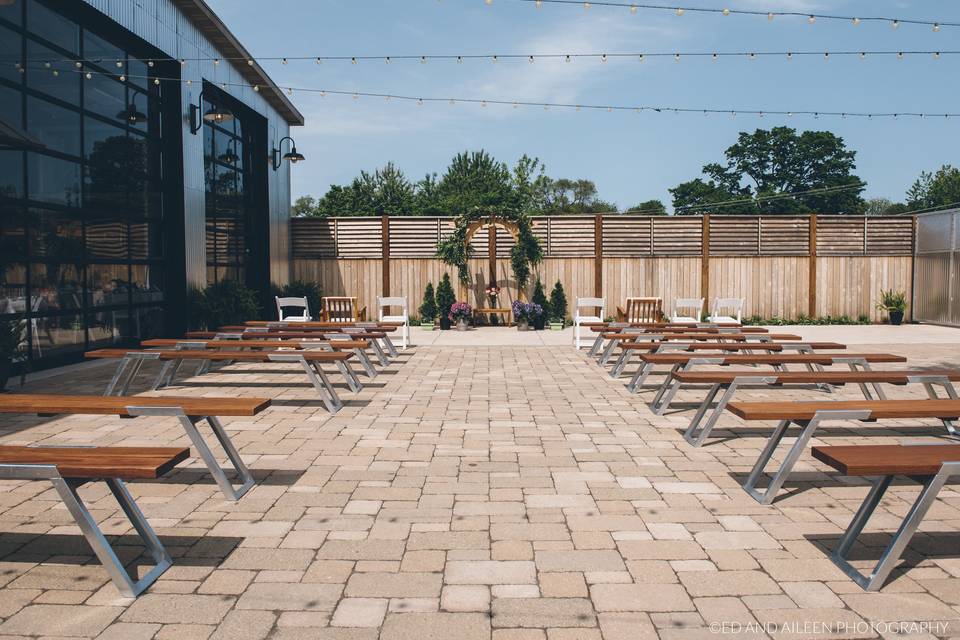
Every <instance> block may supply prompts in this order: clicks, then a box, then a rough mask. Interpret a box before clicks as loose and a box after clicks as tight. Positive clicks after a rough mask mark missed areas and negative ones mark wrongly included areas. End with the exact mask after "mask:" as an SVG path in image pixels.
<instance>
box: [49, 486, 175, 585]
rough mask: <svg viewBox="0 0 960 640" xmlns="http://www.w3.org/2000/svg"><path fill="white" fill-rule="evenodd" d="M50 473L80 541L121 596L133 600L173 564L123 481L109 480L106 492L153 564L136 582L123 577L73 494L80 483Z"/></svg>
mask: <svg viewBox="0 0 960 640" xmlns="http://www.w3.org/2000/svg"><path fill="white" fill-rule="evenodd" d="M54 473H55V474H56V477H51V478H50V481H51V482H52V483H53V487H54V488H55V489H56V490H57V493H58V494H59V495H60V499H61V500H63V503H64V505H66V507H67V510H68V511H69V512H70V515H72V516H73V519H74V520H76V522H77V526H78V527H80V531H81V532H82V533H83V537H84V538H86V539H87V542H88V543H89V544H90V546H91V548H93V552H94V553H95V554H96V555H97V558H98V559H99V560H100V564H102V565H103V568H104V569H106V570H107V573H108V574H109V575H110V579H111V580H112V581H113V584H114V585H115V586H116V587H117V590H118V591H119V592H120V593H121V594H122V595H124V596H126V597H128V598H135V597H136V596H138V595H140V594H141V593H142V592H143V591H144V590H145V589H146V588H147V587H149V586H150V585H151V584H153V583H154V582H155V581H156V579H157V578H158V577H160V575H161V574H162V573H163V572H164V571H166V570H167V569H168V568H170V565H171V564H173V561H172V560H171V559H170V555H169V554H168V553H167V551H166V549H164V548H163V544H162V543H161V542H160V538H158V537H157V534H156V533H154V531H153V529H152V528H151V527H150V524H149V523H148V522H147V519H146V518H145V517H144V516H143V513H142V512H141V511H140V508H139V507H137V503H136V502H134V500H133V497H132V496H131V495H130V493H129V492H128V491H127V487H126V485H124V483H123V480H120V479H119V478H111V479H108V480H107V481H106V482H107V486H109V487H110V491H111V492H113V495H114V497H115V498H116V499H117V502H118V503H119V504H120V508H121V509H123V512H124V513H125V514H126V516H127V518H128V519H129V520H130V523H131V524H132V525H133V528H134V529H136V531H137V533H138V534H139V536H140V538H141V539H142V540H143V543H144V545H145V546H146V547H147V550H148V551H149V552H150V555H151V556H153V559H154V562H155V565H154V567H153V569H151V570H150V571H148V572H147V574H146V575H145V576H143V577H142V578H140V579H139V580H136V581H134V580H133V578H132V577H131V576H130V574H129V573H127V570H126V569H125V568H124V566H123V564H122V563H121V562H120V559H119V558H118V557H117V554H116V552H114V550H113V547H111V546H110V543H109V542H107V539H106V537H105V536H104V535H103V532H102V531H101V530H100V527H98V526H97V522H96V520H94V519H93V516H92V515H90V512H89V511H88V510H87V508H86V506H85V505H84V504H83V501H82V500H81V499H80V495H79V494H78V493H77V487H78V486H79V485H80V484H83V483H82V482H76V483H75V482H68V481H67V480H64V479H63V478H62V477H61V476H60V474H59V473H56V471H54Z"/></svg>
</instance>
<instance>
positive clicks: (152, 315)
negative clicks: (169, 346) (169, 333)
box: [135, 307, 164, 339]
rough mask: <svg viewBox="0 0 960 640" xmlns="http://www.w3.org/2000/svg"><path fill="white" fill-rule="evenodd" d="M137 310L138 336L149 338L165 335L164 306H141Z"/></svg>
mask: <svg viewBox="0 0 960 640" xmlns="http://www.w3.org/2000/svg"><path fill="white" fill-rule="evenodd" d="M135 312H136V313H137V334H136V335H137V337H140V336H142V337H143V339H149V338H156V337H157V336H162V335H163V317H164V312H163V307H146V308H140V309H136V310H135Z"/></svg>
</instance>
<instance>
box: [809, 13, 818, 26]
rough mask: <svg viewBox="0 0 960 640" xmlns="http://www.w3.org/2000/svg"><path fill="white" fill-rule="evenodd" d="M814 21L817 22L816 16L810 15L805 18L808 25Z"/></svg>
mask: <svg viewBox="0 0 960 640" xmlns="http://www.w3.org/2000/svg"><path fill="white" fill-rule="evenodd" d="M816 21H817V16H813V15H811V16H808V17H807V22H808V23H809V24H813V23H814V22H816Z"/></svg>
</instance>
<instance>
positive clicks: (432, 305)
mask: <svg viewBox="0 0 960 640" xmlns="http://www.w3.org/2000/svg"><path fill="white" fill-rule="evenodd" d="M419 311H420V321H421V322H433V321H434V320H436V318H437V300H436V298H435V297H434V295H433V283H432V282H428V283H427V287H426V288H425V289H424V290H423V302H422V303H421V304H420V309H419Z"/></svg>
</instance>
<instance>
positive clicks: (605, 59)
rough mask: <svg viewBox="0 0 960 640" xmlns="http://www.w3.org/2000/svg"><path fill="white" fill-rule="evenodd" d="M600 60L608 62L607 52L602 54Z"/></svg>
mask: <svg viewBox="0 0 960 640" xmlns="http://www.w3.org/2000/svg"><path fill="white" fill-rule="evenodd" d="M600 62H602V63H604V64H606V62H607V54H605V53H604V54H603V55H601V56H600Z"/></svg>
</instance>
